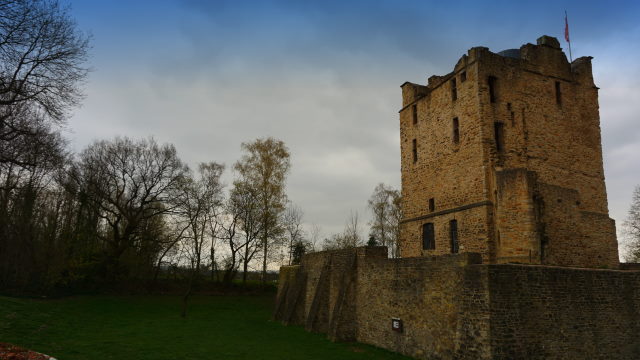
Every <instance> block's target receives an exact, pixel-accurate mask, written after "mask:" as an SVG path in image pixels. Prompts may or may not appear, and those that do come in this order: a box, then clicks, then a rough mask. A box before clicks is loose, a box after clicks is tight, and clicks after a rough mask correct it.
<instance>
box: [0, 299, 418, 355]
mask: <svg viewBox="0 0 640 360" xmlns="http://www.w3.org/2000/svg"><path fill="white" fill-rule="evenodd" d="M272 307H273V295H267V296H197V297H194V298H193V300H192V301H191V304H190V308H189V315H188V317H187V318H186V319H183V318H181V317H180V299H179V298H178V297H174V296H82V297H72V298H64V299H55V300H30V299H16V298H9V297H0V342H9V343H14V344H16V345H20V346H23V347H27V348H30V349H32V350H35V351H38V352H42V353H45V354H48V355H51V356H54V357H56V358H58V359H59V360H74V359H78V360H79V359H100V360H102V359H120V360H129V359H131V360H138V359H140V360H143V359H154V360H162V359H167V360H169V359H171V360H182V359H369V360H371V359H407V358H405V357H402V356H400V355H397V354H393V353H391V352H388V351H385V350H382V349H377V348H374V347H371V346H367V345H362V344H353V343H332V342H330V341H329V340H327V339H326V337H325V336H324V335H322V334H311V333H307V332H305V331H304V329H302V328H301V327H297V326H288V327H287V326H283V325H281V324H279V323H277V322H273V321H271V320H270V316H271V310H272Z"/></svg>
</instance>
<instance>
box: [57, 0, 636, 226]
mask: <svg viewBox="0 0 640 360" xmlns="http://www.w3.org/2000/svg"><path fill="white" fill-rule="evenodd" d="M73 5H74V12H75V13H76V14H77V17H78V20H79V23H80V25H81V26H87V27H89V28H90V30H91V31H92V32H93V33H94V44H93V45H94V49H95V56H94V59H93V63H94V64H93V65H94V66H95V67H96V68H97V71H96V72H95V73H93V74H92V77H91V80H90V83H89V86H88V88H87V95H88V97H87V100H86V102H85V104H84V106H83V108H81V109H80V110H79V111H78V112H77V113H76V115H75V116H74V117H73V119H71V121H70V124H69V127H70V128H71V129H73V134H72V135H71V137H72V140H73V144H74V146H75V147H76V149H78V150H79V149H81V148H82V147H84V146H85V145H86V144H87V143H88V142H90V141H91V140H92V139H95V138H105V137H111V136H114V135H122V134H127V135H129V136H133V137H145V136H148V135H153V136H155V137H156V138H157V139H158V140H159V141H161V142H171V143H174V144H175V145H176V147H177V149H178V151H179V153H180V155H181V156H182V157H183V158H184V159H185V160H187V161H188V162H189V163H191V164H192V165H195V164H196V163H197V162H202V161H218V162H223V163H226V164H227V166H228V168H230V167H231V165H232V164H233V163H234V162H235V161H236V160H237V159H238V158H239V157H240V143H241V142H245V141H251V140H253V139H255V138H258V137H265V136H274V137H277V138H280V139H282V140H284V141H285V142H286V144H287V145H288V146H289V147H290V150H291V153H292V165H293V166H292V172H291V175H290V178H289V182H288V189H289V195H290V198H291V199H292V200H293V201H294V202H296V203H297V204H298V205H300V206H301V207H302V208H303V209H304V211H305V213H306V216H305V221H306V222H308V223H311V222H313V223H318V224H319V225H320V226H322V227H323V229H324V231H323V232H324V233H325V235H329V234H330V233H331V232H337V231H340V230H341V229H342V227H343V226H344V222H345V220H346V218H347V217H348V216H349V213H350V212H351V211H352V210H357V211H358V212H359V213H360V215H361V219H363V223H364V222H366V218H367V216H365V214H366V200H367V198H368V197H369V195H370V193H371V192H372V191H373V188H374V187H375V185H376V184H377V183H379V182H385V183H389V184H392V185H394V186H395V187H399V184H400V165H399V163H400V154H399V133H398V131H399V127H398V113H397V111H398V109H399V108H400V102H401V97H400V95H401V93H400V88H399V85H400V84H401V83H403V82H404V81H412V82H422V83H424V82H425V81H426V78H427V77H428V76H430V75H432V74H445V73H448V72H449V71H451V69H452V68H453V66H454V65H455V62H456V61H457V60H458V58H459V57H460V56H461V55H462V54H464V53H466V51H467V49H468V48H470V47H473V46H488V47H490V48H491V49H492V50H494V51H499V50H503V49H506V48H514V47H519V46H520V45H521V44H523V43H526V42H535V40H536V38H537V37H538V36H540V35H543V34H549V35H552V36H557V37H560V38H561V36H562V31H563V28H564V11H563V10H564V8H568V9H569V10H570V22H571V30H572V36H573V37H572V39H573V40H574V43H573V45H574V49H573V50H574V55H575V56H582V55H592V56H595V59H594V73H595V78H596V83H597V84H598V85H599V86H600V87H601V91H600V105H601V117H602V132H603V143H604V145H603V146H604V151H605V170H606V176H607V185H608V189H609V200H610V209H611V214H612V216H613V217H614V218H615V219H616V220H617V221H618V223H620V222H621V220H622V217H623V216H624V214H625V212H626V207H627V206H628V203H629V200H630V194H631V191H632V189H633V185H635V184H636V183H638V182H640V180H638V179H640V166H638V165H639V164H638V160H637V158H638V157H637V155H636V154H638V151H639V150H640V135H639V133H638V132H639V130H638V129H639V128H640V127H639V126H638V125H637V114H640V107H639V106H640V105H639V104H640V102H638V101H637V99H638V96H639V95H640V93H639V92H640V85H639V82H638V79H640V73H639V72H638V67H637V65H636V64H635V60H636V58H637V55H638V54H637V53H638V51H637V50H636V49H635V48H633V47H632V46H631V44H633V43H634V41H635V39H637V38H638V35H639V34H640V32H638V26H637V25H636V19H635V16H634V15H635V13H637V11H634V10H637V9H638V5H637V4H636V3H634V2H627V3H625V4H620V6H616V7H612V6H611V5H608V4H604V3H602V4H598V3H583V2H573V1H571V2H561V3H539V2H537V3H532V4H525V3H521V2H511V1H510V2H507V1H499V2H495V3H493V4H491V5H486V4H481V5H479V4H476V3H473V2H464V1H462V2H456V3H453V4H452V3H446V2H433V3H427V2H415V1H400V2H398V1H355V2H345V1H323V2H306V1H305V2H300V1H260V2H250V3H248V2H237V1H215V2H211V1H186V2H175V1H158V2H154V5H153V6H149V5H148V4H145V3H143V2H140V3H135V4H132V3H130V2H127V3H125V2H123V1H113V2H108V3H107V2H74V4H73ZM572 9H575V10H572ZM226 176H227V182H230V179H231V176H232V173H231V171H227V175H226ZM364 231H365V230H364V227H363V232H364ZM363 235H364V234H363Z"/></svg>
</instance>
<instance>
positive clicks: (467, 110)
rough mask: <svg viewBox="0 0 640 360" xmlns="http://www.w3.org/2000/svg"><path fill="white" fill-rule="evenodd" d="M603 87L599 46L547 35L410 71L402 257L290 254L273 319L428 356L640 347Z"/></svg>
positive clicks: (619, 353) (588, 355)
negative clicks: (604, 126)
mask: <svg viewBox="0 0 640 360" xmlns="http://www.w3.org/2000/svg"><path fill="white" fill-rule="evenodd" d="M597 91H598V89H597V87H596V86H595V85H594V82H593V78H592V73H591V58H590V57H582V58H579V59H576V60H574V61H573V62H571V63H569V62H568V61H567V58H566V56H565V55H564V53H563V52H562V50H561V49H560V46H559V43H558V41H557V40H556V39H555V38H552V37H548V36H543V37H541V38H539V39H538V41H537V44H536V45H533V44H526V45H523V46H522V47H521V48H520V49H513V50H506V51H503V52H500V53H493V52H491V51H489V50H488V49H487V48H484V47H475V48H472V49H471V50H469V52H468V53H467V55H464V56H463V57H462V58H461V59H460V60H459V61H458V63H457V64H456V66H455V68H454V71H453V72H451V73H450V74H447V75H445V76H432V77H431V78H429V80H428V83H427V85H417V84H412V83H404V84H403V85H402V99H403V105H402V109H401V110H400V136H401V154H402V159H401V162H402V196H403V204H402V206H403V212H404V219H403V220H402V222H401V233H400V244H399V245H400V246H399V247H400V253H401V256H402V257H401V258H397V259H390V258H388V255H387V249H386V248H384V247H361V248H354V249H344V250H336V251H324V252H317V253H310V254H306V255H304V257H303V258H302V261H301V263H300V265H296V266H285V267H282V268H281V269H280V278H279V283H278V295H277V299H276V308H275V311H274V318H275V319H276V320H279V321H281V322H283V323H284V324H293V325H302V326H304V327H305V329H307V330H309V331H315V332H322V333H326V334H327V335H328V336H329V338H330V339H332V340H335V341H359V342H363V343H367V344H372V345H375V346H379V347H382V348H386V349H389V350H392V351H396V352H399V353H402V354H406V355H409V356H412V357H415V358H419V359H441V360H453V359H458V360H478V359H480V360H493V359H504V360H507V359H509V360H513V359H541V360H542V359H545V360H546V359H557V360H560V359H584V360H587V359H588V360H592V359H602V360H604V359H628V360H632V359H640V338H639V337H638V333H640V271H638V266H637V264H635V265H632V264H620V263H619V262H618V250H617V243H616V236H615V224H614V222H613V220H611V219H610V218H609V215H608V209H607V196H606V189H605V184H604V173H603V166H602V149H601V140H600V124H599V115H598V94H597ZM634 269H635V270H634Z"/></svg>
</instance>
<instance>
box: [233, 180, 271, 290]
mask: <svg viewBox="0 0 640 360" xmlns="http://www.w3.org/2000/svg"><path fill="white" fill-rule="evenodd" d="M231 193H232V194H231V198H232V199H233V201H234V203H235V206H234V207H233V208H234V210H235V211H238V212H239V215H240V217H239V220H240V230H241V231H242V234H243V238H244V241H243V243H242V244H240V248H241V249H243V251H242V252H241V261H242V284H243V285H246V283H247V272H248V270H249V263H251V261H252V260H254V259H255V257H256V255H257V254H258V252H259V251H260V250H261V246H260V245H261V243H260V241H259V240H260V238H259V236H260V233H261V232H262V225H263V224H262V221H261V219H262V213H261V211H260V207H259V202H258V201H259V198H258V194H257V193H256V189H254V188H252V187H251V186H247V184H246V183H244V182H242V181H236V182H234V188H233V190H232V192H231Z"/></svg>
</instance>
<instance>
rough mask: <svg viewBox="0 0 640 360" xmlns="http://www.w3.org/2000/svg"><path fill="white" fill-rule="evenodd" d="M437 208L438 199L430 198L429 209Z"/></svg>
mask: <svg viewBox="0 0 640 360" xmlns="http://www.w3.org/2000/svg"><path fill="white" fill-rule="evenodd" d="M435 210H436V199H434V198H431V199H429V211H430V212H434V211H435Z"/></svg>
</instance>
